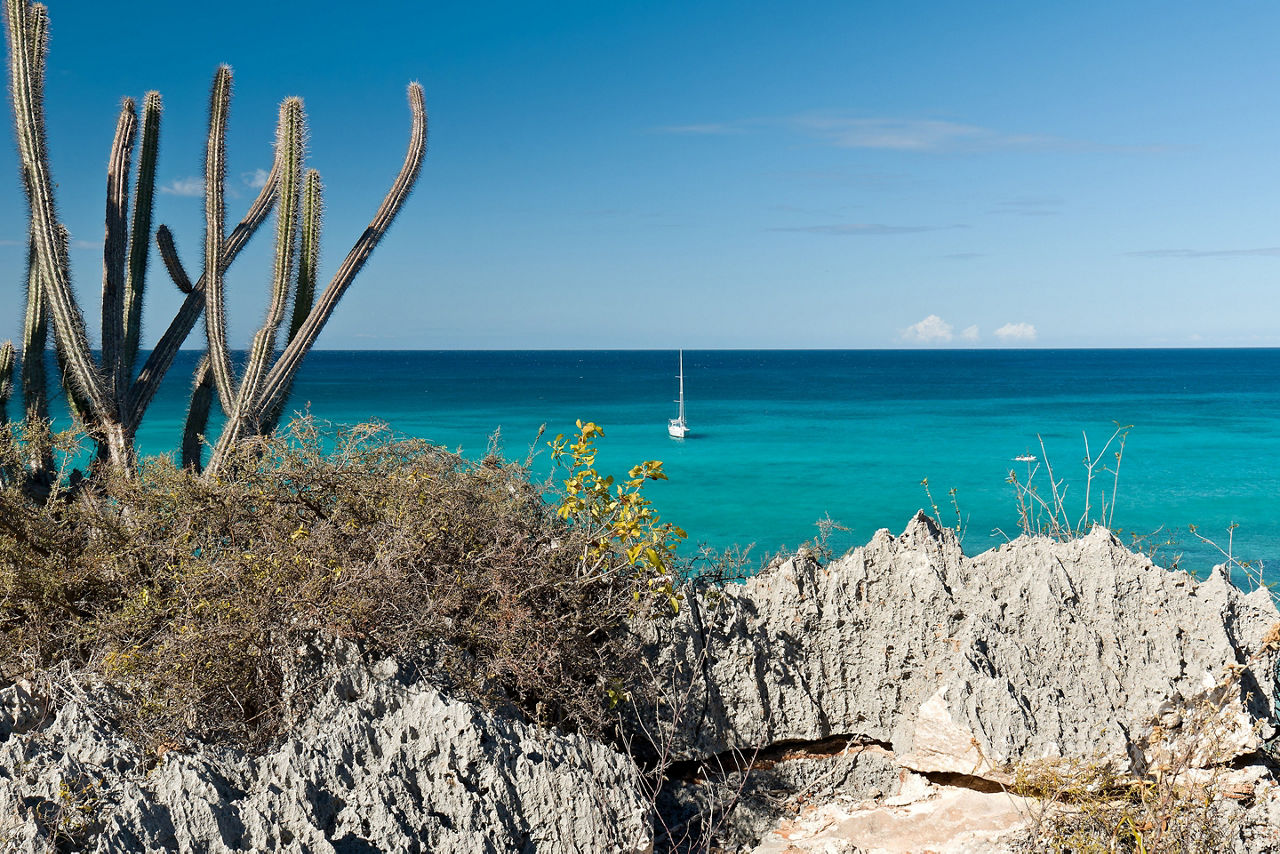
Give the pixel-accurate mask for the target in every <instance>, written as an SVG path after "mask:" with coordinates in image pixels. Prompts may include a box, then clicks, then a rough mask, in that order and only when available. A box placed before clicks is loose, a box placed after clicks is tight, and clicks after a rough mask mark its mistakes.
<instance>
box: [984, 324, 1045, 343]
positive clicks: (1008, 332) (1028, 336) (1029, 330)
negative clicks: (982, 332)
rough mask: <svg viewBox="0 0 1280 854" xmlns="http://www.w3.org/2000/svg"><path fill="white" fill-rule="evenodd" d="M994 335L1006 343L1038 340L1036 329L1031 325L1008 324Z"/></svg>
mask: <svg viewBox="0 0 1280 854" xmlns="http://www.w3.org/2000/svg"><path fill="white" fill-rule="evenodd" d="M992 334H994V335H995V336H996V337H997V338H999V339H1000V340H1001V341H1005V342H1009V341H1023V342H1030V341H1034V340H1036V328H1035V327H1034V326H1032V325H1031V324H1030V323H1006V324H1005V325H1004V326H1001V327H1000V328H999V329H997V330H996V331H995V332H994V333H992Z"/></svg>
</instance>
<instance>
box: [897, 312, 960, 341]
mask: <svg viewBox="0 0 1280 854" xmlns="http://www.w3.org/2000/svg"><path fill="white" fill-rule="evenodd" d="M952 337H953V336H952V334H951V324H950V323H947V322H946V321H945V320H943V319H942V318H941V317H938V315H936V314H931V315H929V316H928V317H926V318H925V319H924V320H922V321H920V322H919V323H913V324H912V325H910V326H908V327H907V328H906V329H904V330H902V339H903V340H904V341H911V342H913V343H916V344H946V343H947V342H948V341H950V340H951V339H952Z"/></svg>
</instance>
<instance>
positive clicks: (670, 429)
mask: <svg viewBox="0 0 1280 854" xmlns="http://www.w3.org/2000/svg"><path fill="white" fill-rule="evenodd" d="M676 403H678V404H680V414H679V415H677V416H676V417H675V418H672V419H671V420H670V421H668V422H667V435H668V436H670V437H671V438H673V439H683V438H684V437H685V436H687V435H688V434H689V425H688V424H686V423H685V420H684V350H681V351H680V399H679V400H677V401H676Z"/></svg>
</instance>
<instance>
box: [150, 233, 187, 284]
mask: <svg viewBox="0 0 1280 854" xmlns="http://www.w3.org/2000/svg"><path fill="white" fill-rule="evenodd" d="M156 247H157V248H159V250H160V259H161V260H162V261H164V268H165V269H166V270H168V271H169V278H171V279H173V283H174V284H175V285H177V286H178V290H180V291H182V292H183V293H184V294H189V293H191V291H192V285H191V277H190V276H188V275H187V269H186V267H183V266H182V260H181V259H180V258H179V257H178V247H177V246H174V244H173V232H171V231H170V230H169V226H167V225H162V226H160V227H159V228H157V229H156Z"/></svg>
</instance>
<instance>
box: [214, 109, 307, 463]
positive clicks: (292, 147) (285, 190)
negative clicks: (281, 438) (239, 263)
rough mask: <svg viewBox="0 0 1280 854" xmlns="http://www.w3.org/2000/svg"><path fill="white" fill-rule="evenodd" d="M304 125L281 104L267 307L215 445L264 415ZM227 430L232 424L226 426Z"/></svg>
mask: <svg viewBox="0 0 1280 854" xmlns="http://www.w3.org/2000/svg"><path fill="white" fill-rule="evenodd" d="M305 124H306V120H305V117H304V116H303V112H302V100H301V99H299V98H287V99H286V100H285V101H284V103H282V104H281V105H280V120H279V124H278V126H277V129H276V159H277V161H278V162H279V163H280V191H279V204H277V205H276V251H275V262H274V264H273V266H272V276H271V304H270V306H269V307H268V308H267V316H266V319H265V320H264V321H263V323H262V327H261V328H260V329H259V330H258V333H257V334H256V335H254V336H253V345H252V346H251V348H250V350H249V361H248V362H247V363H246V364H245V368H244V376H243V377H242V378H241V380H240V389H239V391H238V392H237V393H236V403H235V410H234V412H233V413H232V415H231V419H232V420H233V421H235V422H237V426H236V427H234V428H231V429H227V430H224V431H223V436H222V437H220V438H219V440H218V444H219V446H221V445H222V443H223V441H224V440H225V441H228V442H234V441H237V438H236V433H237V432H239V427H240V426H249V427H250V428H251V429H252V428H256V427H257V425H256V424H253V425H243V424H240V423H239V422H242V421H244V420H245V419H249V420H253V421H260V420H261V419H262V415H263V413H262V412H257V411H254V410H253V409H252V406H253V401H254V399H255V398H256V397H257V396H258V390H259V386H260V384H261V381H262V377H263V376H265V374H266V372H267V367H268V363H269V362H270V361H271V357H272V356H274V355H275V349H276V333H277V332H278V330H279V328H280V323H281V321H283V320H284V312H285V308H286V307H287V306H288V303H289V286H290V285H291V284H292V283H293V268H294V262H295V259H296V257H297V252H298V208H299V204H300V197H301V194H302V161H303V158H304V157H305V154H306V152H305V145H304V143H303V139H304V137H305V136H306V127H305ZM229 427H230V425H229Z"/></svg>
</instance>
